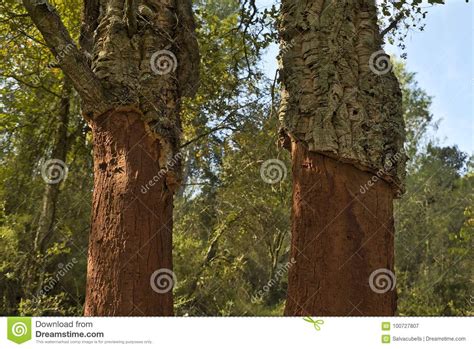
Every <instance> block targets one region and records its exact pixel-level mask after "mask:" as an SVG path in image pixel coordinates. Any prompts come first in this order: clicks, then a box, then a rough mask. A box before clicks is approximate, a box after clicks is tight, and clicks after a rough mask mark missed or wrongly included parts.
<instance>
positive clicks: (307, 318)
mask: <svg viewBox="0 0 474 349" xmlns="http://www.w3.org/2000/svg"><path fill="white" fill-rule="evenodd" d="M303 320H304V321H306V322H309V323H311V324H313V326H314V328H315V329H316V331H319V330H321V326H320V325H324V320H321V319H318V320H313V319H311V318H310V317H309V316H307V317H305V318H303Z"/></svg>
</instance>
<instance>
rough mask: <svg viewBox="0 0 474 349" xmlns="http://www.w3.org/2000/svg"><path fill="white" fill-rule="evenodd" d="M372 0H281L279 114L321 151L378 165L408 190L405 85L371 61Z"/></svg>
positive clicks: (374, 37)
mask: <svg viewBox="0 0 474 349" xmlns="http://www.w3.org/2000/svg"><path fill="white" fill-rule="evenodd" d="M375 6H376V5H375V0H337V1H332V0H314V1H300V0H283V1H282V11H281V13H282V15H281V19H280V34H281V52H280V56H279V59H280V65H281V67H280V77H281V82H282V85H283V87H282V88H283V91H282V101H281V107H280V119H281V123H282V130H283V132H284V133H285V134H286V135H288V136H290V137H291V138H292V139H294V140H297V141H300V142H303V143H304V144H306V145H307V147H308V149H309V150H310V151H314V152H318V153H321V154H324V155H327V156H330V157H333V158H335V159H337V160H340V161H343V162H347V163H351V164H353V165H355V166H356V167H358V168H360V169H363V170H366V171H370V172H374V173H377V174H378V175H379V176H380V177H382V178H384V179H385V180H387V181H388V182H390V183H391V184H392V187H393V189H394V191H395V192H396V193H398V194H400V193H401V192H403V179H404V176H405V162H406V156H405V154H404V151H403V143H404V139H405V125H404V121H403V115H402V109H401V107H402V104H401V91H400V88H399V84H398V81H397V79H396V77H395V75H394V74H393V72H391V71H388V72H386V73H384V74H376V73H374V71H373V70H372V69H371V68H370V61H371V57H373V56H372V55H373V54H374V53H375V52H379V51H381V47H382V39H381V37H380V34H379V28H378V25H377V11H376V7H375Z"/></svg>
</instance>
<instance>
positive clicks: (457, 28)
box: [257, 0, 474, 154]
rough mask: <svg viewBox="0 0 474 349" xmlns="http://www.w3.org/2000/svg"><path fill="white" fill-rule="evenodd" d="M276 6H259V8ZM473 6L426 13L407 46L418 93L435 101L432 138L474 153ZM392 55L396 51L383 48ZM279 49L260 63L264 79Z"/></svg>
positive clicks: (261, 1) (461, 0) (460, 3)
mask: <svg viewBox="0 0 474 349" xmlns="http://www.w3.org/2000/svg"><path fill="white" fill-rule="evenodd" d="M274 3H277V1H275V0H257V4H258V7H259V8H264V7H268V6H271V5H272V4H274ZM473 17H474V4H473V1H472V0H471V1H470V2H469V3H466V2H465V0H446V4H445V5H438V6H433V7H431V8H429V9H428V15H427V17H426V19H425V20H424V23H425V29H424V31H422V32H420V31H413V32H411V33H410V34H409V36H408V37H407V38H406V40H405V45H406V49H405V51H404V52H405V53H406V54H407V59H406V61H405V63H406V66H407V70H408V71H411V72H416V73H417V74H416V80H417V81H418V84H419V87H421V88H422V89H424V90H425V91H426V92H427V93H428V95H430V96H432V97H433V104H432V106H431V112H432V114H433V116H434V119H435V120H440V124H439V128H438V130H437V131H436V133H433V136H436V138H438V140H439V142H440V144H441V145H445V146H448V145H449V146H451V145H454V144H456V145H458V146H459V148H460V149H461V150H462V151H464V152H467V153H469V154H473V153H474V56H473V51H474V37H473V32H474V23H473ZM385 50H386V51H387V53H389V54H390V55H395V56H400V54H401V53H402V52H401V51H400V49H398V48H397V47H394V46H390V45H387V46H386V47H385ZM277 53H278V47H277V45H273V46H272V47H270V49H269V50H268V51H267V53H266V54H265V56H264V57H263V60H264V62H263V64H262V66H263V67H264V70H265V73H266V75H268V76H269V77H270V78H271V79H273V78H274V76H275V70H276V69H277V63H276V55H277Z"/></svg>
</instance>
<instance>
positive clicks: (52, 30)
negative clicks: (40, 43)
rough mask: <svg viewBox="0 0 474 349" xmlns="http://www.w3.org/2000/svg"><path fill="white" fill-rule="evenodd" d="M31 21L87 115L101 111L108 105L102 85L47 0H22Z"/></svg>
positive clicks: (98, 113) (93, 114)
mask: <svg viewBox="0 0 474 349" xmlns="http://www.w3.org/2000/svg"><path fill="white" fill-rule="evenodd" d="M22 1H23V5H24V6H25V8H26V10H27V12H28V14H29V15H30V17H31V19H32V21H33V23H34V24H35V26H36V27H37V28H38V30H39V31H40V33H41V34H42V35H43V38H44V40H45V42H46V44H47V45H48V47H49V49H50V50H51V52H52V53H53V55H54V56H55V58H56V60H57V63H58V64H59V65H60V67H61V69H62V70H63V72H64V74H65V75H66V76H67V77H68V78H69V79H70V80H71V82H72V84H73V86H74V88H75V89H76V91H77V92H78V93H79V95H80V96H81V99H82V101H83V112H84V114H85V116H86V117H88V118H92V117H94V116H97V115H100V114H102V113H104V112H105V111H106V110H107V109H109V108H110V106H108V105H107V104H106V98H105V95H104V91H103V89H102V85H101V83H100V81H99V79H97V77H96V75H95V74H94V72H93V71H92V69H91V68H90V67H89V65H88V63H87V58H86V57H85V55H84V54H83V53H82V52H80V51H79V49H78V48H77V46H76V44H75V43H74V41H73V40H72V38H71V36H70V35H69V32H68V31H67V29H66V27H65V26H64V24H63V23H62V21H61V19H60V18H59V16H58V14H57V12H56V10H55V9H54V7H53V6H52V5H51V4H50V3H49V2H48V0H22Z"/></svg>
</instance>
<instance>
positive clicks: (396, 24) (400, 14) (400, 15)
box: [380, 11, 405, 38]
mask: <svg viewBox="0 0 474 349" xmlns="http://www.w3.org/2000/svg"><path fill="white" fill-rule="evenodd" d="M404 17H405V14H404V13H403V11H402V12H400V13H399V14H398V15H397V17H395V20H394V21H393V22H392V23H390V25H389V26H388V27H387V28H385V29H384V30H382V32H381V33H380V36H381V37H382V38H383V37H384V36H385V35H386V34H387V33H388V32H389V31H391V30H392V29H395V28H396V27H397V26H398V23H399V22H400V21H401V20H402V19H403V18H404Z"/></svg>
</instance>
